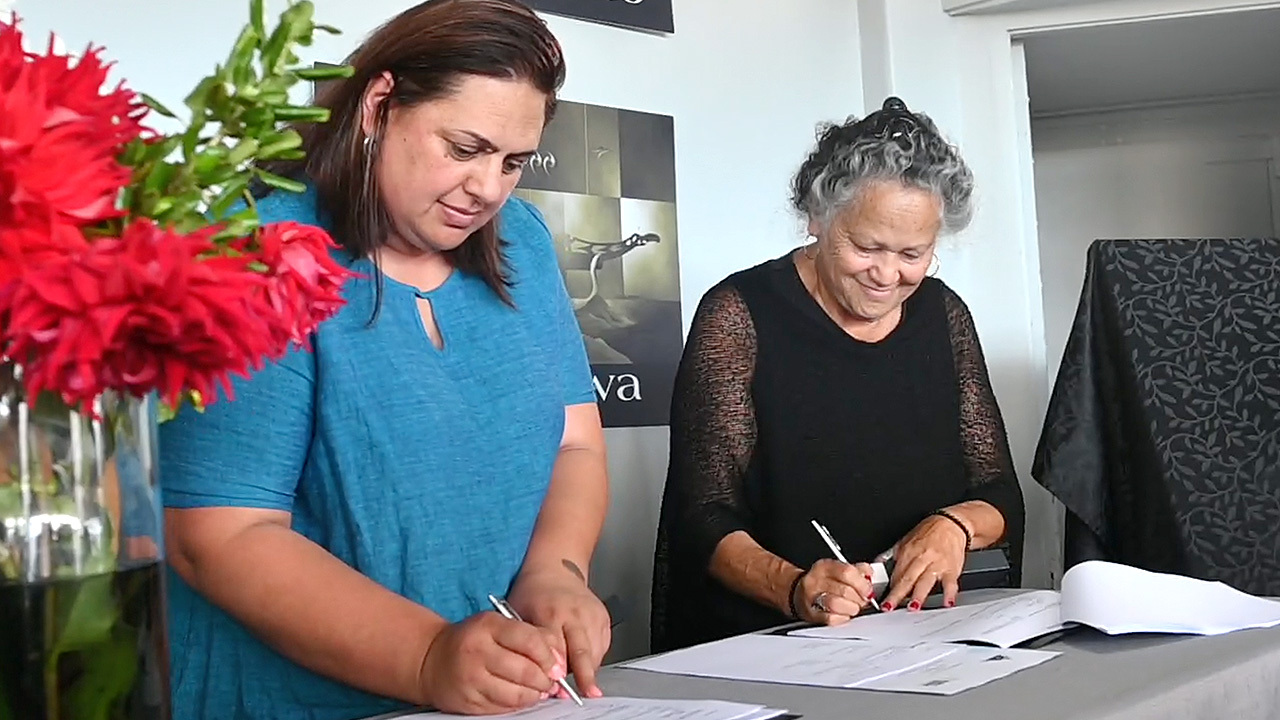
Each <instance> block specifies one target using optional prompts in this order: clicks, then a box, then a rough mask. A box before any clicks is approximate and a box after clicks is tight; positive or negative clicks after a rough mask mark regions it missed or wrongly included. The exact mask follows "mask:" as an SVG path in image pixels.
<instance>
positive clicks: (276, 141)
mask: <svg viewBox="0 0 1280 720" xmlns="http://www.w3.org/2000/svg"><path fill="white" fill-rule="evenodd" d="M300 147H302V136H301V135H299V134H298V131H296V130H293V129H292V128H291V129H288V130H285V131H284V132H282V133H272V134H271V135H268V136H267V137H264V138H263V139H262V148H261V149H260V150H259V151H258V158H259V159H261V160H271V159H274V158H277V157H279V156H280V153H282V152H286V151H289V150H295V149H297V148H300Z"/></svg>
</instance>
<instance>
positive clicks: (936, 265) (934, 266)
mask: <svg viewBox="0 0 1280 720" xmlns="http://www.w3.org/2000/svg"><path fill="white" fill-rule="evenodd" d="M941 269H942V261H941V260H939V259H938V256H937V255H934V256H933V259H932V260H930V261H929V270H928V271H927V272H925V274H926V275H928V276H929V277H937V276H938V271H939V270H941Z"/></svg>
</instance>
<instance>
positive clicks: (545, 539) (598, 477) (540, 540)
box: [521, 441, 609, 582]
mask: <svg viewBox="0 0 1280 720" xmlns="http://www.w3.org/2000/svg"><path fill="white" fill-rule="evenodd" d="M608 510H609V475H608V468H607V463H606V459H605V452H604V447H603V441H602V444H601V446H600V447H598V448H597V447H566V448H563V449H561V451H560V453H559V455H558V456H557V458H556V463H555V466H554V468H553V469H552V471H551V484H550V486H549V487H548V488H547V496H546V498H545V499H544V500H543V502H542V509H541V510H540V511H539V513H538V522H537V524H536V525H535V526H534V530H533V537H532V538H531V539H530V542H529V550H528V552H527V553H526V554H525V562H524V566H523V567H522V568H521V572H522V573H536V572H544V571H550V572H566V571H567V572H571V573H573V574H574V575H577V576H578V577H579V578H581V579H582V581H583V582H586V580H587V574H588V572H589V565H590V564H591V556H592V554H593V553H594V552H595V547H596V542H597V541H599V539H600V532H601V530H602V529H603V527H604V520H605V515H606V514H607V513H608Z"/></svg>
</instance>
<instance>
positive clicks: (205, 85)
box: [183, 75, 221, 120]
mask: <svg viewBox="0 0 1280 720" xmlns="http://www.w3.org/2000/svg"><path fill="white" fill-rule="evenodd" d="M220 82H221V81H220V80H219V79H218V78H217V76H216V75H210V76H208V77H206V78H205V79H203V80H201V81H200V82H199V83H198V84H197V85H196V87H195V89H194V90H192V91H191V94H190V95H187V97H186V99H185V100H184V101H183V102H184V103H186V106H187V107H188V108H190V109H191V115H192V119H193V120H194V119H195V118H196V117H201V116H203V115H204V113H205V109H206V108H208V107H209V94H210V93H211V92H213V88H214V87H216V86H217V85H218V84H219V83H220Z"/></svg>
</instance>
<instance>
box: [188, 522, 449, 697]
mask: <svg viewBox="0 0 1280 720" xmlns="http://www.w3.org/2000/svg"><path fill="white" fill-rule="evenodd" d="M179 512H190V511H179ZM206 547H208V550H206V551H204V552H190V551H187V552H183V551H182V550H181V549H180V548H175V551H174V552H173V554H172V557H171V560H170V561H171V563H173V565H174V567H175V569H176V570H177V571H178V573H179V575H181V576H182V577H183V579H184V580H186V581H187V583H188V584H190V585H191V586H192V587H194V588H195V589H196V590H197V591H199V592H200V593H201V594H202V595H204V596H205V597H207V598H208V599H209V600H210V601H211V602H213V603H214V604H215V605H217V606H219V607H221V608H222V609H223V610H225V611H226V612H227V613H229V614H230V615H231V616H232V617H234V618H236V619H237V620H239V621H240V622H241V623H243V624H244V625H245V626H246V627H248V628H249V629H250V630H251V631H252V632H253V633H255V634H256V635H257V636H258V637H260V638H261V639H262V640H263V641H264V642H266V643H267V644H268V645H270V646H271V647H272V648H274V649H275V650H276V651H278V652H280V653H281V654H282V655H284V656H285V657H288V658H289V659H291V660H293V661H294V662H296V663H298V664H299V665H302V666H303V667H306V668H308V669H310V670H312V671H313V672H316V673H319V674H321V675H324V676H327V677H330V678H333V679H335V680H338V681H339V682H342V683H344V684H347V685H351V686H354V687H357V688H360V689H362V690H365V691H367V692H371V693H375V694H378V695H382V696H386V697H392V698H396V699H399V700H403V701H406V702H410V703H414V704H429V703H430V698H425V697H423V691H422V690H421V687H422V682H421V678H420V674H421V671H422V664H423V660H424V659H425V657H426V652H427V650H428V648H430V645H431V642H432V641H433V639H434V638H435V637H436V636H437V635H438V634H439V632H440V631H441V630H442V629H443V628H445V627H446V626H447V624H448V623H447V622H446V621H445V620H444V619H443V618H441V617H440V616H439V615H437V614H435V613H434V612H432V611H431V610H429V609H427V608H425V607H423V606H421V605H418V604H416V603H414V602H411V601H410V600H408V599H406V598H403V597H401V596H399V595H397V594H395V593H393V592H391V591H390V590H387V589H386V588H384V587H382V586H381V585H378V584H377V583H375V582H374V581H372V580H370V579H369V578H367V577H365V576H363V575H361V574H360V573H358V572H356V571H355V570H353V569H352V568H351V567H349V566H347V565H346V564H344V563H343V562H342V561H340V560H338V559H337V558H335V557H334V556H333V555H331V554H330V553H328V552H327V551H325V550H324V549H323V548H321V547H320V546H319V545H316V544H315V543H313V542H311V541H310V540H308V539H306V538H305V537H303V536H302V535H299V534H298V533H296V532H294V531H293V530H292V529H290V528H289V527H288V526H287V525H281V524H278V523H275V522H262V523H256V524H251V525H248V526H246V527H244V528H242V529H240V530H238V531H236V532H235V533H234V534H230V535H227V536H226V537H222V538H219V539H218V542H216V543H207V544H206Z"/></svg>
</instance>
